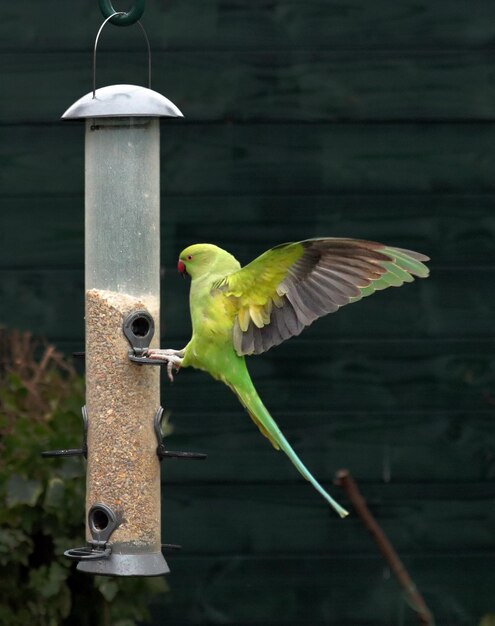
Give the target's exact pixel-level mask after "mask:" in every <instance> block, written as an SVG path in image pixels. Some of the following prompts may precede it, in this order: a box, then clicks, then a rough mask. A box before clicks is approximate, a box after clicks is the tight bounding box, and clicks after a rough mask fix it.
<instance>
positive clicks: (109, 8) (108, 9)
mask: <svg viewBox="0 0 495 626" xmlns="http://www.w3.org/2000/svg"><path fill="white" fill-rule="evenodd" d="M98 4H99V5H100V10H101V12H102V13H103V17H109V18H110V21H111V22H112V24H114V25H115V26H130V25H131V24H134V23H135V22H137V21H138V20H139V19H140V17H141V16H142V14H143V13H144V0H134V5H133V7H132V9H131V10H130V11H128V12H127V13H126V12H125V11H116V10H115V9H114V8H113V4H112V0H98Z"/></svg>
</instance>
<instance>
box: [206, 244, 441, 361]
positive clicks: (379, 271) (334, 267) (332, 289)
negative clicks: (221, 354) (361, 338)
mask: <svg viewBox="0 0 495 626" xmlns="http://www.w3.org/2000/svg"><path fill="white" fill-rule="evenodd" d="M428 260H429V259H428V257H427V256H424V255H423V254H419V253H418V252H413V251H411V250H403V249H402V248H393V247H389V246H385V245H383V244H380V243H376V242H372V241H363V240H359V239H340V238H321V239H308V240H305V241H299V242H293V243H285V244H281V245H279V246H276V247H275V248H271V249H270V250H268V251H267V252H265V253H264V254H262V255H261V256H259V257H258V258H256V259H254V261H252V262H251V263H249V264H248V265H246V266H245V267H243V268H242V269H240V270H238V271H236V272H233V273H232V274H229V275H228V276H226V277H225V278H224V279H222V280H221V281H219V282H218V283H216V284H215V285H214V288H215V289H220V290H221V291H223V292H224V293H225V295H226V296H227V297H229V298H230V299H231V301H233V302H234V303H235V305H236V309H237V315H236V318H235V321H234V331H233V343H234V348H235V350H236V352H237V353H238V354H239V355H243V354H261V353H262V352H266V350H269V349H270V348H271V347H272V346H276V345H278V344H280V343H282V341H285V339H289V337H293V336H294V335H298V334H299V333H300V332H301V331H302V330H303V328H304V327H305V326H309V324H311V323H312V322H314V320H315V319H317V318H318V317H321V316H322V315H326V314H327V313H333V312H335V311H337V309H339V308H340V307H341V306H344V305H345V304H349V303H352V302H356V301H357V300H360V299H361V298H363V297H365V296H369V295H371V294H372V293H374V292H375V291H378V290H380V289H386V288H387V287H399V286H400V285H403V284H404V283H406V282H412V281H413V280H414V278H413V277H414V276H418V277H421V278H426V277H427V276H428V268H427V267H426V266H425V265H424V262H425V261H428Z"/></svg>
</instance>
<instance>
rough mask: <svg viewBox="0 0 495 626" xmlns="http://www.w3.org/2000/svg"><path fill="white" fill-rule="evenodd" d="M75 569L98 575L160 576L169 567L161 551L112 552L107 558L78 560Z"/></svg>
mask: <svg viewBox="0 0 495 626" xmlns="http://www.w3.org/2000/svg"><path fill="white" fill-rule="evenodd" d="M77 569H78V570H79V571H80V572H86V573H87V574H99V575H100V576H161V575H162V574H168V573H169V572H170V568H169V566H168V565H167V562H166V561H165V558H164V557H163V554H162V553H161V552H151V553H148V554H119V553H114V552H112V554H111V555H110V556H109V557H108V558H107V559H97V560H89V561H79V563H78V565H77Z"/></svg>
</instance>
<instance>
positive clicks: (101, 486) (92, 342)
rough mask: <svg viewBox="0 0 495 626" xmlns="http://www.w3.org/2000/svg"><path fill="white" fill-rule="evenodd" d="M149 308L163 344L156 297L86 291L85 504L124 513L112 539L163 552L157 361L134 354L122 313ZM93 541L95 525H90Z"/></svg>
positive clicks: (155, 345)
mask: <svg viewBox="0 0 495 626" xmlns="http://www.w3.org/2000/svg"><path fill="white" fill-rule="evenodd" d="M138 309H146V310H147V311H148V312H149V313H150V315H152V317H153V319H154V321H155V334H154V337H153V340H152V342H151V345H152V346H153V347H158V344H159V336H160V333H159V304H158V300H157V299H156V298H153V297H142V298H136V297H134V296H131V295H128V294H123V293H117V292H113V291H107V290H99V289H90V290H88V291H87V292H86V405H87V410H88V422H89V426H88V464H87V486H86V510H87V511H89V510H90V508H91V507H92V506H93V505H94V504H96V503H103V504H106V505H107V506H109V507H110V508H111V509H112V510H114V511H115V512H116V513H117V514H118V515H119V516H121V517H122V522H121V524H120V526H119V527H118V528H117V529H116V530H115V531H114V532H113V534H112V536H111V538H110V542H111V543H112V544H116V543H126V544H132V545H133V546H134V547H135V549H136V550H137V551H139V550H141V551H153V552H157V551H160V464H159V460H158V457H157V455H156V448H157V440H156V435H155V432H154V429H153V417H154V415H155V413H156V410H157V408H158V407H159V405H160V372H159V369H160V368H159V367H153V366H146V365H137V364H135V363H132V362H131V361H129V359H128V351H129V348H130V346H129V343H128V341H127V339H126V338H125V336H124V334H123V331H122V324H123V321H124V319H125V318H126V317H127V316H128V315H129V314H130V313H132V312H133V311H136V310H138ZM86 534H87V539H88V541H89V540H91V533H90V531H89V528H87V531H86Z"/></svg>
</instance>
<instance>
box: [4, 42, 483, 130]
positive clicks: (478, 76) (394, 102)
mask: <svg viewBox="0 0 495 626" xmlns="http://www.w3.org/2000/svg"><path fill="white" fill-rule="evenodd" d="M143 56H144V55H141V54H134V55H133V56H132V57H130V58H129V61H128V62H124V63H123V61H122V52H102V54H101V55H100V57H99V69H98V85H105V84H115V83H137V84H141V83H143V82H144V80H145V77H144V70H145V65H144V63H143V60H144V59H143ZM90 61H91V60H90V57H89V55H88V52H87V51H85V52H80V53H72V54H61V53H59V52H45V53H43V67H44V71H43V72H42V73H40V72H39V70H38V65H39V52H36V53H34V52H30V53H21V52H18V51H16V52H15V53H11V54H5V55H2V56H1V57H0V73H1V74H2V81H3V83H2V84H3V98H2V100H1V102H0V116H1V119H2V121H3V123H6V122H7V123H20V122H25V123H27V122H29V123H33V122H55V121H57V120H58V119H59V117H60V115H61V114H62V113H63V111H64V108H67V107H68V106H69V105H70V104H71V103H72V102H73V101H75V100H77V99H78V98H80V97H81V96H83V95H84V94H85V93H87V92H88V91H89V90H90V89H91V76H90V70H91V63H90ZM153 63H154V67H155V68H156V69H155V73H154V80H153V88H154V89H155V90H157V91H159V92H160V93H164V94H165V95H167V96H168V97H169V98H171V99H172V100H173V101H174V102H175V103H176V104H177V105H178V106H179V108H180V109H181V110H182V112H183V113H184V115H185V116H186V117H187V119H188V120H189V121H194V120H196V121H223V120H229V121H242V122H250V121H258V122H260V121H276V122H280V121H287V120H295V121H302V122H307V121H311V122H328V121H339V120H370V121H377V120H379V121H383V120H443V121H445V120H452V121H455V120H466V119H473V120H493V119H494V117H495V104H494V102H495V81H494V80H493V74H492V71H491V70H492V57H491V52H490V51H486V52H481V51H475V52H473V51H464V52H460V51H452V52H445V51H428V52H422V51H419V52H418V51H407V52H404V53H402V54H401V55H400V56H394V55H391V53H390V51H388V50H387V51H385V52H383V51H381V52H373V53H367V54H366V55H363V53H362V52H337V53H336V52H328V51H323V52H315V51H284V52H267V51H258V50H252V51H249V52H204V51H201V52H187V53H184V52H155V53H154V54H153ZM432 85H434V88H432ZM26 93H36V106H33V100H32V98H26V97H25V94H26Z"/></svg>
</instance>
